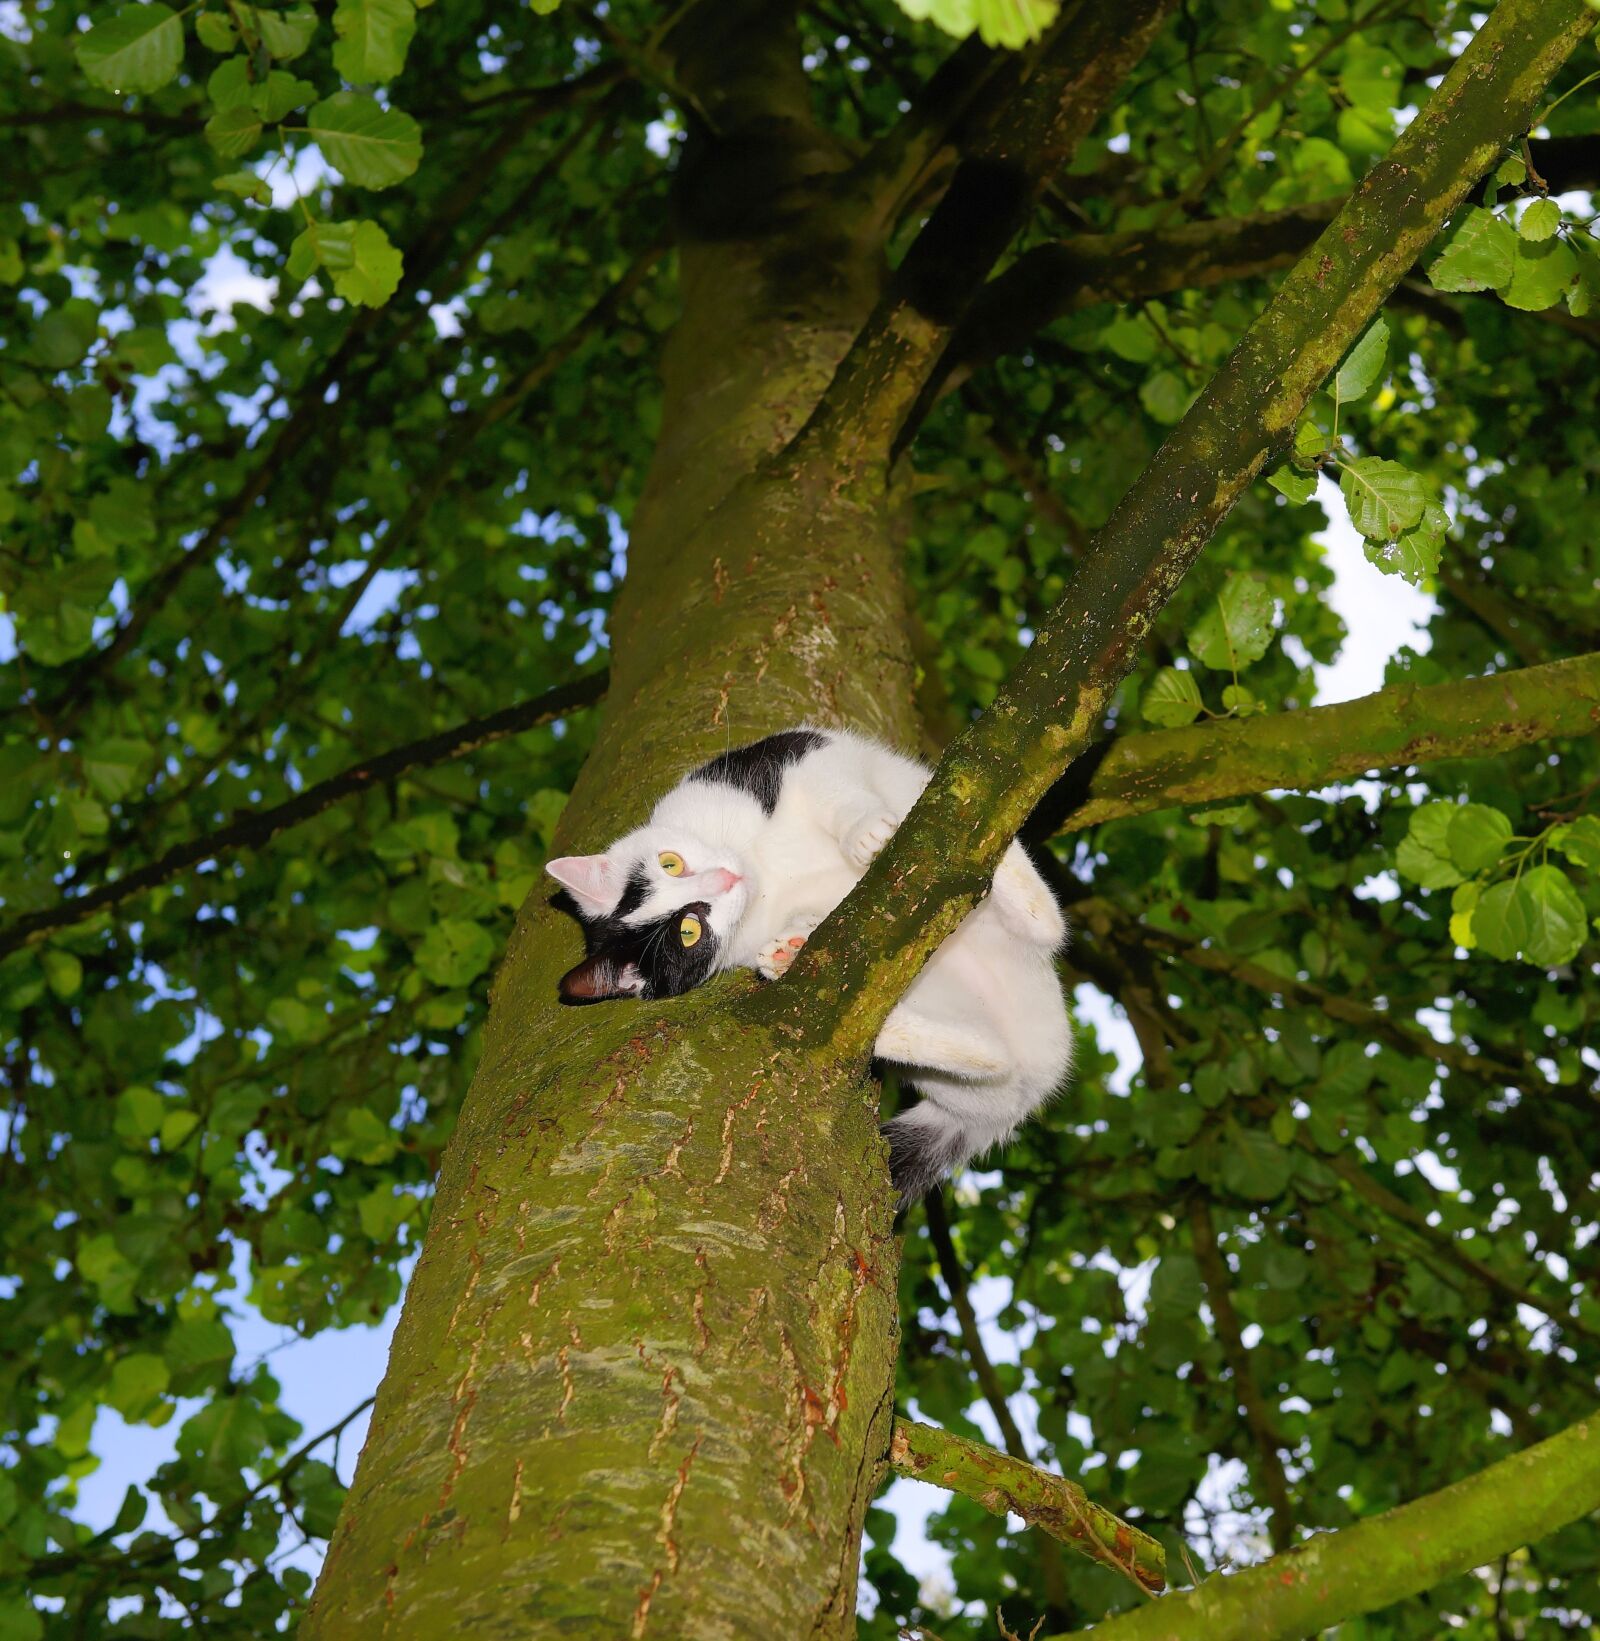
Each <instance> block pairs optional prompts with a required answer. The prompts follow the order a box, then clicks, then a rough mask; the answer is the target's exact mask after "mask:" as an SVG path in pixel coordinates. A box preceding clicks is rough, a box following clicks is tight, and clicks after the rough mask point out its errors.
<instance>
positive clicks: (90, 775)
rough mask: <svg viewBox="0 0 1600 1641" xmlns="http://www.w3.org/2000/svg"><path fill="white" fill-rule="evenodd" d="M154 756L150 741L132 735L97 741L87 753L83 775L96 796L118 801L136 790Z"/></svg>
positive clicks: (110, 801)
mask: <svg viewBox="0 0 1600 1641" xmlns="http://www.w3.org/2000/svg"><path fill="white" fill-rule="evenodd" d="M152 756H153V754H152V752H151V748H150V744H149V742H148V741H136V740H133V739H132V738H131V737H128V736H114V737H112V738H110V739H108V740H104V741H94V742H91V743H90V745H89V746H88V747H87V748H86V749H85V750H84V753H83V778H84V780H85V781H87V782H88V783H89V790H90V791H91V792H93V793H94V794H95V796H96V797H99V798H104V799H105V800H106V802H107V803H115V802H116V801H117V800H118V799H119V798H122V797H125V796H126V795H127V794H128V792H129V791H131V790H132V788H133V786H134V784H135V782H136V781H138V779H139V775H140V772H141V771H142V770H145V769H147V768H149V766H150V760H151V758H152Z"/></svg>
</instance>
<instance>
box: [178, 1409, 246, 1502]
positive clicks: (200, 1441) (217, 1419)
mask: <svg viewBox="0 0 1600 1641" xmlns="http://www.w3.org/2000/svg"><path fill="white" fill-rule="evenodd" d="M266 1445H267V1424H266V1420H265V1419H264V1418H263V1417H262V1415H261V1408H260V1406H259V1405H258V1404H257V1403H256V1402H255V1401H253V1400H251V1398H250V1397H248V1396H245V1395H242V1394H238V1395H232V1396H222V1397H220V1398H218V1400H216V1401H214V1402H210V1403H208V1404H207V1405H206V1406H205V1407H203V1408H201V1409H200V1411H199V1412H198V1413H196V1414H195V1415H194V1416H193V1417H192V1418H190V1419H187V1420H185V1421H184V1425H183V1428H182V1429H181V1430H180V1431H179V1432H178V1442H177V1446H178V1456H179V1457H180V1458H182V1459H185V1460H187V1461H188V1464H189V1467H190V1469H191V1470H192V1472H193V1475H194V1479H195V1483H196V1484H197V1485H198V1486H199V1487H200V1488H201V1489H202V1490H204V1491H206V1492H208V1493H210V1494H211V1496H212V1497H214V1498H226V1497H229V1496H231V1495H232V1494H234V1493H236V1492H237V1491H238V1490H239V1488H238V1482H239V1472H240V1471H241V1470H243V1469H244V1467H245V1466H246V1465H254V1464H255V1462H256V1461H257V1460H258V1459H259V1458H260V1457H261V1453H262V1450H263V1449H264V1448H265V1447H266Z"/></svg>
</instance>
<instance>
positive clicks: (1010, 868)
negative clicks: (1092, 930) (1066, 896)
mask: <svg viewBox="0 0 1600 1641" xmlns="http://www.w3.org/2000/svg"><path fill="white" fill-rule="evenodd" d="M989 899H990V904H991V905H993V907H994V909H995V911H996V912H997V913H998V914H999V916H1000V920H1001V922H1002V923H1004V924H1005V926H1006V928H1008V929H1009V930H1010V931H1011V933H1012V934H1014V935H1016V936H1017V938H1018V939H1020V940H1026V941H1027V942H1028V943H1029V944H1030V945H1034V946H1042V947H1044V949H1045V950H1046V951H1052V952H1053V951H1055V950H1057V948H1058V947H1060V945H1061V944H1062V942H1063V941H1065V940H1066V938H1067V920H1066V919H1065V918H1064V917H1063V916H1062V915H1061V908H1060V906H1058V905H1057V904H1056V897H1055V896H1054V895H1053V894H1051V892H1050V885H1049V884H1048V883H1046V882H1045V880H1044V879H1043V878H1042V877H1041V876H1040V875H1039V868H1038V867H1037V866H1035V865H1034V864H1033V862H1032V861H1031V860H1029V859H1028V855H1027V851H1026V850H1025V849H1024V848H1023V847H1022V845H1021V844H1020V843H1013V844H1012V845H1011V847H1010V848H1009V849H1007V850H1006V852H1005V854H1004V856H1002V858H1001V861H1000V869H999V870H998V871H997V872H996V873H995V875H994V892H993V894H992V895H991V896H990V897H989Z"/></svg>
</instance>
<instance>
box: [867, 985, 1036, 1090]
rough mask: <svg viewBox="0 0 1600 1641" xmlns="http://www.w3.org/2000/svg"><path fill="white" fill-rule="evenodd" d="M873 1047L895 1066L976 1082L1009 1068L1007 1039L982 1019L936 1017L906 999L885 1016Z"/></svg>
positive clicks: (1002, 1073) (999, 1074) (1000, 1074)
mask: <svg viewBox="0 0 1600 1641" xmlns="http://www.w3.org/2000/svg"><path fill="white" fill-rule="evenodd" d="M874 1052H875V1053H876V1054H877V1055H878V1057H879V1058H880V1059H883V1060H893V1061H894V1062H895V1063H896V1064H897V1065H905V1066H912V1067H916V1066H926V1067H927V1068H928V1069H929V1070H932V1071H941V1072H943V1073H944V1074H945V1075H946V1076H950V1077H963V1078H972V1079H973V1080H974V1081H981V1080H983V1079H986V1078H994V1077H1003V1076H1004V1075H1005V1074H1006V1073H1007V1071H1008V1070H1009V1069H1010V1055H1009V1054H1008V1053H1007V1051H1006V1045H1005V1043H1004V1042H1003V1041H1002V1040H1001V1038H1000V1037H999V1035H998V1034H997V1033H995V1032H993V1031H991V1030H989V1029H987V1027H985V1026H984V1025H983V1024H982V1023H980V1022H978V1021H976V1020H973V1019H972V1018H971V1017H970V1016H968V1017H966V1018H962V1017H961V1016H960V1015H959V1014H952V1015H950V1016H947V1017H944V1018H937V1017H935V1016H934V1015H931V1014H927V1013H924V1012H923V1011H922V1010H920V1009H916V1008H911V1007H909V1006H908V1005H907V1004H905V1003H900V1004H897V1005H896V1007H895V1008H894V1010H893V1011H892V1012H891V1013H890V1015H889V1018H888V1019H887V1020H885V1021H884V1023H883V1030H882V1031H880V1032H879V1033H878V1041H877V1043H876V1044H875V1046H874Z"/></svg>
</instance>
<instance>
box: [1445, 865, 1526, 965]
mask: <svg viewBox="0 0 1600 1641" xmlns="http://www.w3.org/2000/svg"><path fill="white" fill-rule="evenodd" d="M1468 910H1469V915H1470V917H1471V932H1472V935H1473V938H1474V940H1475V942H1476V944H1477V946H1478V948H1479V949H1480V950H1481V951H1483V952H1485V953H1486V954H1487V955H1488V956H1490V957H1500V958H1505V959H1507V960H1508V961H1509V960H1510V959H1511V958H1514V957H1516V956H1518V955H1519V954H1520V953H1521V951H1522V949H1523V947H1524V946H1526V945H1527V943H1528V940H1529V938H1530V935H1531V932H1532V922H1531V913H1532V906H1531V904H1530V902H1529V900H1528V898H1527V896H1526V895H1524V894H1523V892H1522V885H1521V884H1520V883H1518V882H1514V881H1507V882H1505V883H1497V884H1495V886H1494V887H1493V888H1492V889H1487V890H1485V891H1484V893H1483V895H1482V896H1481V897H1480V898H1479V900H1478V902H1477V904H1476V905H1475V906H1472V907H1470V908H1469V909H1468ZM1451 921H1452V925H1453V924H1454V919H1452V920H1451ZM1462 944H1465V942H1462Z"/></svg>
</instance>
